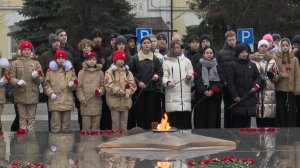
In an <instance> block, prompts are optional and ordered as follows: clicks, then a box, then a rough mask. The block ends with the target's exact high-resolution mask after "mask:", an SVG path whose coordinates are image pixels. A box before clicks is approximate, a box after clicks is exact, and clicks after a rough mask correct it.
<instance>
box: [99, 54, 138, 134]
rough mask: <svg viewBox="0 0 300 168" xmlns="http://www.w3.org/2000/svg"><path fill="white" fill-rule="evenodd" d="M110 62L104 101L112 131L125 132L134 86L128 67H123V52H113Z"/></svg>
mask: <svg viewBox="0 0 300 168" xmlns="http://www.w3.org/2000/svg"><path fill="white" fill-rule="evenodd" d="M112 60H113V64H112V65H111V67H110V68H109V69H108V70H107V71H106V72H105V89H106V93H107V94H106V101H107V104H108V107H109V108H110V110H111V118H112V129H113V130H127V120H128V111H129V109H130V108H131V105H132V100H131V96H132V95H133V93H134V92H135V91H136V85H135V81H134V77H133V75H132V73H131V72H130V71H129V69H128V66H127V65H126V66H125V65H124V63H125V60H126V53H125V51H123V50H117V51H116V52H114V54H113V58H112Z"/></svg>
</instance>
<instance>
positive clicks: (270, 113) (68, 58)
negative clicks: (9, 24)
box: [0, 29, 300, 134]
mask: <svg viewBox="0 0 300 168" xmlns="http://www.w3.org/2000/svg"><path fill="white" fill-rule="evenodd" d="M67 37H68V36H67V33H66V31H65V30H63V29H59V30H57V31H56V32H55V33H51V34H50V35H49V36H48V40H49V50H47V51H45V52H44V53H42V54H41V55H39V56H37V55H35V54H34V46H33V45H32V43H31V42H30V41H27V40H24V41H21V43H20V44H19V50H18V53H17V55H16V56H15V57H14V59H13V61H12V62H11V63H10V62H9V61H8V60H7V59H6V58H5V57H1V59H0V66H1V69H0V73H1V74H0V75H1V80H0V86H1V87H0V93H1V98H0V115H1V113H2V111H3V108H4V104H5V102H6V101H5V96H4V92H5V91H4V89H5V88H4V87H5V85H6V84H8V83H9V84H11V85H12V86H13V89H12V95H13V96H12V97H13V103H14V104H15V111H16V119H15V121H14V122H13V124H12V128H11V130H12V131H17V130H22V131H31V130H34V122H35V115H36V108H37V104H38V103H39V100H40V98H39V97H41V96H42V95H43V94H44V95H45V96H46V97H47V109H48V119H49V131H51V132H52V133H54V134H57V133H68V132H70V128H69V125H70V119H71V112H72V111H73V110H74V104H75V108H77V110H78V123H79V126H80V130H98V129H113V130H127V129H131V128H134V127H141V128H143V129H151V128H153V125H155V123H158V122H160V120H161V118H162V117H163V114H164V113H167V115H168V118H169V122H170V124H171V126H173V127H176V128H179V129H190V128H221V111H222V110H221V109H222V108H221V104H222V101H223V102H224V108H223V109H224V127H225V128H240V127H250V126H251V117H256V121H257V127H275V126H278V127H297V126H300V113H299V109H300V107H299V103H297V102H299V98H300V96H299V95H300V69H299V61H298V58H300V50H298V48H299V47H300V35H296V36H294V37H293V38H292V40H291V41H290V40H289V39H288V38H281V36H280V35H279V34H273V35H271V34H266V35H264V36H263V37H262V38H261V40H259V41H258V45H257V52H255V53H251V49H250V47H249V46H248V45H247V44H244V43H241V42H237V37H236V33H235V32H234V31H227V32H226V33H225V40H226V41H225V44H224V47H223V48H222V49H221V50H220V51H216V50H215V49H214V47H213V45H212V41H211V37H210V36H209V35H207V34H203V35H201V36H200V37H199V36H197V35H191V36H190V37H188V40H187V41H188V47H187V48H185V49H183V48H182V37H181V35H179V34H175V35H174V36H173V37H172V40H171V42H169V43H168V38H167V35H166V34H165V33H163V32H161V33H158V34H157V35H153V34H152V35H150V36H147V37H143V38H142V39H141V46H140V49H139V50H137V44H136V43H137V38H136V37H135V36H134V35H132V34H125V35H120V34H118V33H111V35H110V37H109V39H110V45H109V46H107V47H105V46H104V44H103V40H102V39H103V34H102V32H101V31H100V30H98V29H95V30H93V31H92V33H91V37H90V38H86V39H83V40H81V41H80V42H79V44H78V48H77V49H74V48H73V47H72V46H71V45H70V44H68V42H67V40H68V38H67ZM168 46H169V47H168ZM168 48H169V49H168ZM0 121H1V120H0ZM0 129H1V122H0Z"/></svg>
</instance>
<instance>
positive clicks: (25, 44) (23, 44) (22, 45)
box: [19, 41, 33, 52]
mask: <svg viewBox="0 0 300 168" xmlns="http://www.w3.org/2000/svg"><path fill="white" fill-rule="evenodd" d="M25 48H29V49H30V50H31V51H32V50H33V46H32V44H31V43H30V42H29V41H22V42H21V43H20V46H19V49H20V50H21V52H22V51H23V50H24V49H25Z"/></svg>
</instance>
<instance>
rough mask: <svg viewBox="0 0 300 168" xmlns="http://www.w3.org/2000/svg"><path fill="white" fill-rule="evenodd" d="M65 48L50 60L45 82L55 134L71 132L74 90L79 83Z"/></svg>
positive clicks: (52, 127) (52, 129)
mask: <svg viewBox="0 0 300 168" xmlns="http://www.w3.org/2000/svg"><path fill="white" fill-rule="evenodd" d="M66 58H67V53H66V51H64V50H57V51H56V52H55V56H54V60H53V61H51V62H50V64H49V69H48V71H47V74H46V79H45V82H44V92H45V94H46V95H47V96H48V97H49V99H48V105H49V111H50V112H51V132H52V133H53V134H58V133H61V132H62V133H69V132H70V130H69V125H70V120H71V111H72V110H73V109H74V107H73V104H74V101H73V93H72V91H73V90H75V88H76V87H77V85H78V80H77V79H76V75H75V72H74V70H73V66H72V63H71V62H70V61H68V60H66Z"/></svg>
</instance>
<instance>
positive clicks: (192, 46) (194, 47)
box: [184, 34, 199, 68]
mask: <svg viewBox="0 0 300 168" xmlns="http://www.w3.org/2000/svg"><path fill="white" fill-rule="evenodd" d="M188 45H189V47H188V49H186V50H185V51H184V55H185V57H187V58H188V59H189V60H190V61H191V62H192V65H193V67H194V68H195V64H196V59H195V55H196V54H197V53H198V51H199V37H198V36H197V35H194V34H193V35H191V36H190V37H189V39H188ZM198 61H199V60H198Z"/></svg>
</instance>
